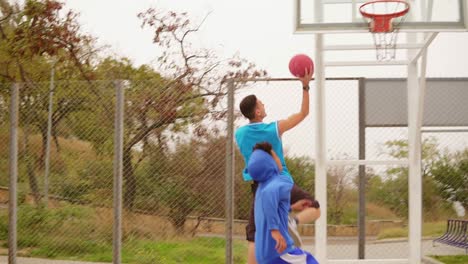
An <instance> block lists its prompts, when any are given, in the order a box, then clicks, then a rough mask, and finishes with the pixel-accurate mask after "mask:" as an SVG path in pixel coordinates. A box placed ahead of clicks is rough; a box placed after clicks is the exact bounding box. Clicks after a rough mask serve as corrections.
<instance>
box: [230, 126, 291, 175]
mask: <svg viewBox="0 0 468 264" xmlns="http://www.w3.org/2000/svg"><path fill="white" fill-rule="evenodd" d="M235 138H236V143H237V146H238V147H239V149H240V152H241V154H242V156H243V157H244V162H245V163H244V164H245V167H244V170H243V171H242V177H243V178H244V180H245V181H251V180H252V177H250V175H249V172H248V171H247V164H248V161H249V158H250V155H251V154H252V149H253V147H254V146H255V144H257V143H260V142H264V141H266V142H269V143H270V144H271V145H272V147H273V150H274V151H275V152H276V154H277V155H278V157H279V159H280V161H281V164H282V165H283V171H281V174H282V175H285V176H287V177H289V178H290V179H291V181H293V179H292V176H291V174H290V173H289V171H288V167H286V163H285V162H284V155H283V142H282V141H281V138H280V135H279V130H278V121H275V122H272V123H268V124H266V123H250V124H247V125H245V126H242V127H240V128H238V129H237V130H236V132H235Z"/></svg>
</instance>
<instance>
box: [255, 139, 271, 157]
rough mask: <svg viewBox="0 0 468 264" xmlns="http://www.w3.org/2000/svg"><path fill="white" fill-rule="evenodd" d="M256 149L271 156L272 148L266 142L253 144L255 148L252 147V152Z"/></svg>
mask: <svg viewBox="0 0 468 264" xmlns="http://www.w3.org/2000/svg"><path fill="white" fill-rule="evenodd" d="M256 149H261V150H263V151H265V152H266V153H268V154H270V155H272V154H271V149H272V146H271V144H270V143H268V142H266V141H264V142H260V143H257V144H255V146H254V147H253V150H256Z"/></svg>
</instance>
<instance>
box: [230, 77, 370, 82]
mask: <svg viewBox="0 0 468 264" xmlns="http://www.w3.org/2000/svg"><path fill="white" fill-rule="evenodd" d="M361 79H365V78H364V77H330V78H325V80H327V81H358V80H361ZM311 80H312V81H313V80H315V78H312V79H311ZM227 81H228V82H229V81H232V82H270V81H299V79H298V78H231V79H227Z"/></svg>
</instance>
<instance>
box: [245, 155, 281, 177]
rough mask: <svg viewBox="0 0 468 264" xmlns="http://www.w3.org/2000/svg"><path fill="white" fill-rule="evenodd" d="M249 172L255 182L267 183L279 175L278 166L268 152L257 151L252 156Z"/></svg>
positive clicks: (248, 167)
mask: <svg viewBox="0 0 468 264" xmlns="http://www.w3.org/2000/svg"><path fill="white" fill-rule="evenodd" d="M247 171H248V172H249V174H250V176H251V177H252V179H253V180H254V181H258V182H265V181H267V180H269V179H271V178H272V177H273V176H275V175H278V174H279V169H278V165H276V162H275V160H274V159H273V157H272V156H271V155H270V154H268V153H267V152H265V151H263V150H260V149H257V150H254V152H253V153H252V155H251V156H250V159H249V163H248V165H247Z"/></svg>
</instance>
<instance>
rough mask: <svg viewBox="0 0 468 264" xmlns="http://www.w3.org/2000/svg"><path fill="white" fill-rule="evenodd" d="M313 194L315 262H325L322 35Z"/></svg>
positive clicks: (318, 54) (318, 41) (318, 57)
mask: <svg viewBox="0 0 468 264" xmlns="http://www.w3.org/2000/svg"><path fill="white" fill-rule="evenodd" d="M315 48H316V52H315V56H316V57H315V62H316V65H317V68H316V72H315V81H316V89H317V91H316V97H315V107H316V109H315V118H316V124H315V131H316V136H315V156H316V157H315V193H316V196H317V200H318V201H319V202H320V211H321V214H320V215H321V216H320V217H319V219H318V220H317V221H316V230H315V241H316V242H315V243H316V251H315V254H316V256H317V261H318V262H319V263H326V261H327V164H326V160H327V157H326V154H327V152H326V137H325V132H326V129H325V66H324V64H323V52H322V48H323V35H322V34H317V35H316V37H315Z"/></svg>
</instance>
